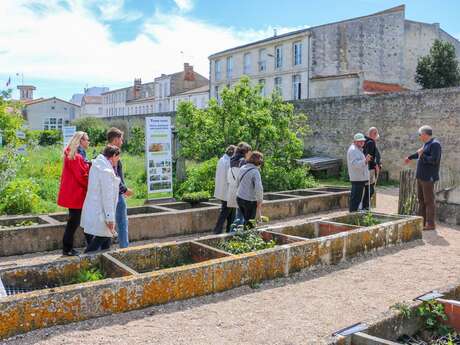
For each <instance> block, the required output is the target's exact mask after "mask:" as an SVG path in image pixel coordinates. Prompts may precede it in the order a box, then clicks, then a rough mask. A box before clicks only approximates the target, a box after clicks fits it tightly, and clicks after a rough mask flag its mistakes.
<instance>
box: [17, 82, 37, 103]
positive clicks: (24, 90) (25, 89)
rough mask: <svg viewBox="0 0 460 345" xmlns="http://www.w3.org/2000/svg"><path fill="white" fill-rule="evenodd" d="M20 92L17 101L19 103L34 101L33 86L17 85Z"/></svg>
mask: <svg viewBox="0 0 460 345" xmlns="http://www.w3.org/2000/svg"><path fill="white" fill-rule="evenodd" d="M18 89H19V92H20V97H19V99H20V100H21V101H31V100H33V99H34V90H36V88H35V86H33V85H18Z"/></svg>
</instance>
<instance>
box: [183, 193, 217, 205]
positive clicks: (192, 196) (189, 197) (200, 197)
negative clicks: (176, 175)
mask: <svg viewBox="0 0 460 345" xmlns="http://www.w3.org/2000/svg"><path fill="white" fill-rule="evenodd" d="M209 198H211V194H209V192H206V191H202V192H192V193H184V195H182V199H181V200H182V201H185V202H190V203H192V204H193V203H199V202H202V201H208V200H209Z"/></svg>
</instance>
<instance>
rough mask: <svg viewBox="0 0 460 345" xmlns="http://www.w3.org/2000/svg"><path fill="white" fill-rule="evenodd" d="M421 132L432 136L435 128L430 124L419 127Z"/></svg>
mask: <svg viewBox="0 0 460 345" xmlns="http://www.w3.org/2000/svg"><path fill="white" fill-rule="evenodd" d="M418 133H419V134H428V135H429V136H430V137H431V136H432V135H433V128H431V127H430V126H427V125H425V126H422V127H420V128H419V129H418Z"/></svg>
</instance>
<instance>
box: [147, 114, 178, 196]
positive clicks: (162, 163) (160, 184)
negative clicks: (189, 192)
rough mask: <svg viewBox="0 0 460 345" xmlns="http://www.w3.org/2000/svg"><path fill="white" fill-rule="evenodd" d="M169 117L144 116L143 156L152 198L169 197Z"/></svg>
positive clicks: (170, 162) (170, 168)
mask: <svg viewBox="0 0 460 345" xmlns="http://www.w3.org/2000/svg"><path fill="white" fill-rule="evenodd" d="M171 137H172V135H171V118H170V117H167V116H153V117H146V118H145V157H146V167H147V190H148V194H149V197H150V194H153V195H152V196H151V197H152V198H153V199H158V198H163V197H168V196H169V197H170V196H172V191H173V181H172V154H171V150H172V147H171V146H172V140H171Z"/></svg>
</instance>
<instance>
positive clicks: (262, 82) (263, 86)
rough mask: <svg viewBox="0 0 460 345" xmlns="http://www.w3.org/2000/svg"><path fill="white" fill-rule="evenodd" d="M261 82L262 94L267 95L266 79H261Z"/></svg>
mask: <svg viewBox="0 0 460 345" xmlns="http://www.w3.org/2000/svg"><path fill="white" fill-rule="evenodd" d="M259 84H260V85H261V89H260V94H261V95H262V96H266V92H265V79H259Z"/></svg>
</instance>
